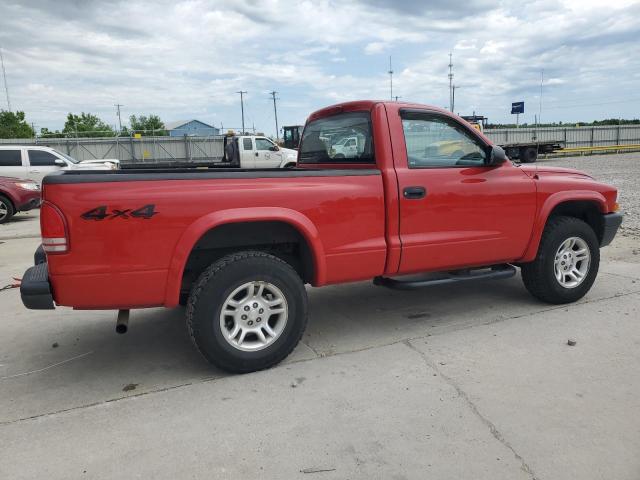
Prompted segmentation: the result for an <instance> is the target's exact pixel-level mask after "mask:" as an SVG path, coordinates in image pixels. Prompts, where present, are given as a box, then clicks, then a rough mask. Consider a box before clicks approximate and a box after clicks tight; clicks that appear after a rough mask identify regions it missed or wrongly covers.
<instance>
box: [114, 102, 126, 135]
mask: <svg viewBox="0 0 640 480" xmlns="http://www.w3.org/2000/svg"><path fill="white" fill-rule="evenodd" d="M114 107H116V109H117V112H118V125H120V130H118V132H119V133H122V119H121V118H120V107H124V105H122V104H121V103H116V104H115V105H114Z"/></svg>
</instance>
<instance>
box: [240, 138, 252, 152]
mask: <svg viewBox="0 0 640 480" xmlns="http://www.w3.org/2000/svg"><path fill="white" fill-rule="evenodd" d="M242 149H243V150H253V142H252V141H251V139H250V138H243V139H242Z"/></svg>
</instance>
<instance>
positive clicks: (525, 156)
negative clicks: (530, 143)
mask: <svg viewBox="0 0 640 480" xmlns="http://www.w3.org/2000/svg"><path fill="white" fill-rule="evenodd" d="M518 157H519V158H520V161H521V162H522V163H534V162H535V161H536V160H537V159H538V150H537V149H536V148H535V147H525V148H521V149H520V155H519V156H518Z"/></svg>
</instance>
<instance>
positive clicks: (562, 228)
mask: <svg viewBox="0 0 640 480" xmlns="http://www.w3.org/2000/svg"><path fill="white" fill-rule="evenodd" d="M599 266H600V248H599V245H598V238H597V237H596V234H595V232H594V231H593V229H592V228H591V227H590V226H589V225H588V224H587V223H585V222H584V221H582V220H580V219H578V218H574V217H553V218H551V219H550V220H549V221H548V223H547V226H546V227H545V229H544V233H543V234H542V238H541V240H540V245H539V247H538V255H537V256H536V258H535V260H534V261H533V262H530V263H525V264H523V265H522V280H523V282H524V285H525V287H526V288H527V290H528V291H529V293H531V294H532V295H533V296H534V297H536V298H539V299H540V300H543V301H545V302H549V303H555V304H562V303H570V302H575V301H576V300H579V299H580V298H582V297H583V296H584V295H585V294H586V293H587V292H588V291H589V289H591V286H592V285H593V282H594V281H595V279H596V276H597V274H598V267H599Z"/></svg>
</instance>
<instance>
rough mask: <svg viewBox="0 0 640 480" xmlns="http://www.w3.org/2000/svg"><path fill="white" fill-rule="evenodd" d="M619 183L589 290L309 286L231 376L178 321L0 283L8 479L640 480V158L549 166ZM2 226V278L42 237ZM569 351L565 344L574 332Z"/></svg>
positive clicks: (1, 424)
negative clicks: (34, 296)
mask: <svg viewBox="0 0 640 480" xmlns="http://www.w3.org/2000/svg"><path fill="white" fill-rule="evenodd" d="M539 165H540V166H547V165H549V166H564V167H572V168H578V169H582V170H585V171H587V172H589V173H591V174H592V175H594V176H595V177H596V178H598V179H601V180H603V181H605V182H607V183H611V184H613V185H615V186H617V187H618V188H619V189H620V199H619V202H620V204H621V208H622V211H623V213H624V214H625V221H624V223H623V226H622V229H621V231H620V232H619V234H618V236H617V237H616V239H615V240H614V243H613V245H612V246H610V247H607V248H606V249H604V250H603V257H602V263H601V267H600V274H599V277H598V279H597V281H596V284H595V285H594V287H593V289H592V290H591V292H590V293H589V294H588V295H587V296H586V297H585V298H584V299H582V300H581V301H580V302H578V303H576V304H572V305H565V306H551V305H546V304H542V303H539V302H538V301H536V300H535V299H533V298H532V297H531V296H530V295H529V294H528V293H527V292H526V290H525V289H524V287H523V285H522V282H521V280H520V277H519V275H518V276H516V277H514V278H511V279H508V280H504V281H499V282H498V281H496V282H479V283H473V284H461V285H456V286H453V287H451V286H435V287H431V288H428V289H424V290H419V291H410V292H406V291H405V292H402V291H391V290H386V289H383V288H381V287H375V286H373V285H372V284H371V283H357V284H351V285H346V286H335V287H325V288H320V289H313V288H310V289H309V299H310V312H311V316H310V322H309V327H308V329H307V332H306V333H305V336H304V338H303V342H302V343H301V344H300V345H299V347H298V348H297V349H296V350H295V352H294V353H293V354H292V355H291V356H290V357H289V358H288V359H287V360H286V361H285V362H284V363H283V364H281V365H280V366H277V367H275V368H273V369H270V370H267V371H264V372H258V373H252V374H248V375H240V376H231V375H227V374H224V373H222V372H220V371H217V370H215V369H212V367H210V366H209V365H208V364H206V363H205V361H204V360H203V359H202V358H201V357H200V356H199V354H198V353H197V352H196V351H195V349H194V348H193V346H192V345H191V343H190V340H189V338H188V334H187V332H186V328H185V325H184V310H183V309H175V310H164V309H148V310H138V311H133V312H132V314H131V321H130V328H129V333H127V334H126V335H122V336H121V335H116V334H115V331H114V327H115V312H111V311H106V312H105V311H95V312H94V311H73V310H71V309H64V308H62V309H57V310H55V311H50V312H48V311H29V310H26V309H25V308H24V307H23V306H22V304H21V302H20V296H19V292H18V290H17V289H9V290H4V291H1V292H0V306H1V307H0V312H2V315H1V318H2V321H1V322H0V446H1V447H0V478H3V479H4V478H6V479H18V478H33V479H41V478H51V479H54V478H65V479H66V478H114V477H122V478H247V479H249V478H307V477H310V478H320V479H347V478H385V479H387V478H394V479H405V478H406V479H414V478H447V479H466V478H473V479H491V480H495V479H510V480H511V479H518V478H522V479H534V478H537V479H555V478H572V479H577V478H580V479H596V478H602V479H605V478H606V479H616V480H623V479H637V478H638V477H639V476H640V457H639V456H638V452H639V451H640V417H638V415H637V412H638V411H639V409H640V381H639V380H640V374H639V372H640V326H639V325H638V319H639V318H640V315H639V313H638V309H639V306H640V185H639V184H638V178H640V153H634V154H624V155H607V156H587V157H577V158H558V159H547V160H541V161H539ZM38 232H39V228H38V215H37V212H35V213H33V212H32V213H27V214H19V215H17V216H16V219H15V221H13V222H12V223H9V224H7V225H0V283H1V284H0V287H1V286H3V285H6V284H10V283H11V282H12V280H11V279H12V277H20V276H21V275H22V273H23V272H24V270H25V269H26V268H27V267H28V266H30V265H31V264H32V262H33V252H34V250H35V249H36V247H37V245H38V244H39V237H38ZM568 339H573V340H575V341H576V344H575V346H569V345H567V340H568Z"/></svg>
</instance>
